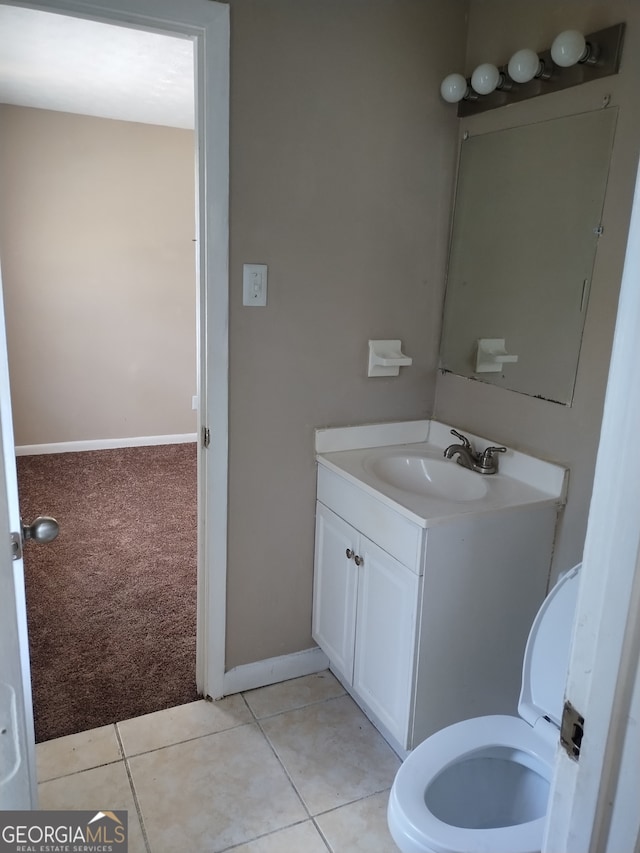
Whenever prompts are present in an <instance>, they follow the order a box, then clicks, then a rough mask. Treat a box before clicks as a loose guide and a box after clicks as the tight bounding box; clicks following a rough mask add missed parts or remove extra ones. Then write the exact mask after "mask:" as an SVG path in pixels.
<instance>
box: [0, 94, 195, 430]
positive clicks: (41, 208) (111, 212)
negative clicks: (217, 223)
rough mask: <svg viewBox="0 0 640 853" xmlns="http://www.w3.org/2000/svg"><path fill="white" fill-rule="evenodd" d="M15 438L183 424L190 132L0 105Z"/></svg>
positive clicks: (190, 426)
mask: <svg viewBox="0 0 640 853" xmlns="http://www.w3.org/2000/svg"><path fill="white" fill-rule="evenodd" d="M0 126H1V133H0V185H1V186H2V196H1V201H0V256H1V257H2V273H3V284H4V297H5V310H6V317H7V339H8V350H9V368H10V373H11V391H12V394H11V397H12V404H13V418H14V428H15V437H16V444H17V445H25V444H27V445H29V444H49V443H53V442H67V441H82V440H88V439H105V438H130V437H132V436H148V435H172V434H179V433H193V432H195V430H196V417H195V412H194V411H193V410H192V406H191V398H192V396H193V394H195V393H196V272H195V256H194V248H193V247H194V243H193V238H194V233H195V222H194V219H195V213H194V211H195V190H194V140H193V131H191V130H179V129H176V128H172V127H155V126H153V125H149V124H136V123H133V122H126V121H111V120H109V119H101V118H93V117H91V116H81V115H70V114H69V113H62V112H51V111H49V110H38V109H31V108H29V107H16V106H8V105H6V104H4V105H0Z"/></svg>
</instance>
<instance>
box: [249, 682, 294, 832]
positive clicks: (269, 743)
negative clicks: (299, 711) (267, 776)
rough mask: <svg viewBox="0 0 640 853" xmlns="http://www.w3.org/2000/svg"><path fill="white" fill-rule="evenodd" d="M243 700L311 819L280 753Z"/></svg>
mask: <svg viewBox="0 0 640 853" xmlns="http://www.w3.org/2000/svg"><path fill="white" fill-rule="evenodd" d="M242 698H243V699H244V701H245V702H246V704H247V707H248V708H249V711H250V712H251V715H252V717H253V719H254V720H255V723H256V725H257V727H258V730H259V732H260V734H261V735H262V737H263V738H264V739H265V742H266V744H267V746H268V747H269V749H270V750H271V752H272V753H273V755H274V756H275V759H276V761H277V762H278V764H279V765H280V767H282V772H283V773H284V775H285V776H286V777H287V779H288V780H289V784H290V785H291V787H292V788H293V790H294V792H295V795H296V797H297V798H298V799H299V800H300V803H301V805H302V808H303V809H304V810H305V813H306V815H307V818H311V812H310V811H309V809H308V807H307V804H306V803H305V801H304V799H303V797H302V794H301V793H300V791H298V788H297V786H296V784H295V782H294V781H293V779H292V778H291V774H290V773H289V771H288V770H287V768H286V767H285V766H284V763H283V761H282V760H281V758H280V756H279V755H278V753H277V752H276V749H275V747H274V746H273V744H272V743H271V741H270V740H269V738H268V737H267V734H266V732H265V731H264V729H263V728H262V726H261V725H260V720H259V719H258V718H257V717H256V715H255V714H254V712H253V709H252V708H251V706H250V705H249V703H248V702H247V700H246V699H245V698H244V696H243V697H242ZM283 713H286V712H284V711H283ZM274 716H277V715H274Z"/></svg>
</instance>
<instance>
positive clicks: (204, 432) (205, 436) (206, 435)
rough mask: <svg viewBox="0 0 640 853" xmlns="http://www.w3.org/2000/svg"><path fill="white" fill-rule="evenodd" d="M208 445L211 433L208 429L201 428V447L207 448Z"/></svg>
mask: <svg viewBox="0 0 640 853" xmlns="http://www.w3.org/2000/svg"><path fill="white" fill-rule="evenodd" d="M210 443H211V432H210V430H209V427H204V426H203V427H202V446H203V447H209V444H210Z"/></svg>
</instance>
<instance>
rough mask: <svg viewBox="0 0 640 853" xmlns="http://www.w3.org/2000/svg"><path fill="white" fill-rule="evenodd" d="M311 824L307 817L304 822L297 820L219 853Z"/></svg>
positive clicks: (226, 852)
mask: <svg viewBox="0 0 640 853" xmlns="http://www.w3.org/2000/svg"><path fill="white" fill-rule="evenodd" d="M308 822H309V818H308V817H305V818H303V819H302V820H296V821H295V822H294V823H290V824H287V826H281V827H279V828H278V829H271V830H269V832H263V833H262V835H256V836H255V837H254V838H250V839H249V840H248V841H239V842H238V843H237V844H232V845H231V847H225V848H224V849H223V850H219V851H218V853H229V851H232V850H237V849H238V847H244V846H245V845H247V844H253V842H254V841H260V840H261V839H262V838H269V837H270V836H271V835H277V834H278V833H279V832H284V831H285V830H287V829H291V828H292V827H294V826H302V825H303V824H305V823H308Z"/></svg>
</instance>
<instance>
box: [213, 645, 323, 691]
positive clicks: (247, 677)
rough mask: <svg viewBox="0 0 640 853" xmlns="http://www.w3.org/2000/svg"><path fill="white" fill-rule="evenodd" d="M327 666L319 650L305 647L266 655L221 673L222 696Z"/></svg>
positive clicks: (305, 673) (311, 672) (310, 672)
mask: <svg viewBox="0 0 640 853" xmlns="http://www.w3.org/2000/svg"><path fill="white" fill-rule="evenodd" d="M328 667H329V658H328V657H327V656H326V655H325V653H324V652H323V651H322V649H319V648H315V649H305V651H303V652H294V653H293V654H290V655H281V656H280V657H277V658H267V659H266V660H259V661H256V662H255V663H247V664H244V665H243V666H236V667H234V668H233V669H230V670H228V672H225V674H224V682H223V684H224V695H225V696H229V695H230V694H231V693H240V692H241V691H243V690H254V689H255V688H256V687H266V686H267V685H268V684H277V683H278V682H279V681H288V679H290V678H299V677H300V676H301V675H312V674H313V673H314V672H322V670H323V669H327V668H328Z"/></svg>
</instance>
